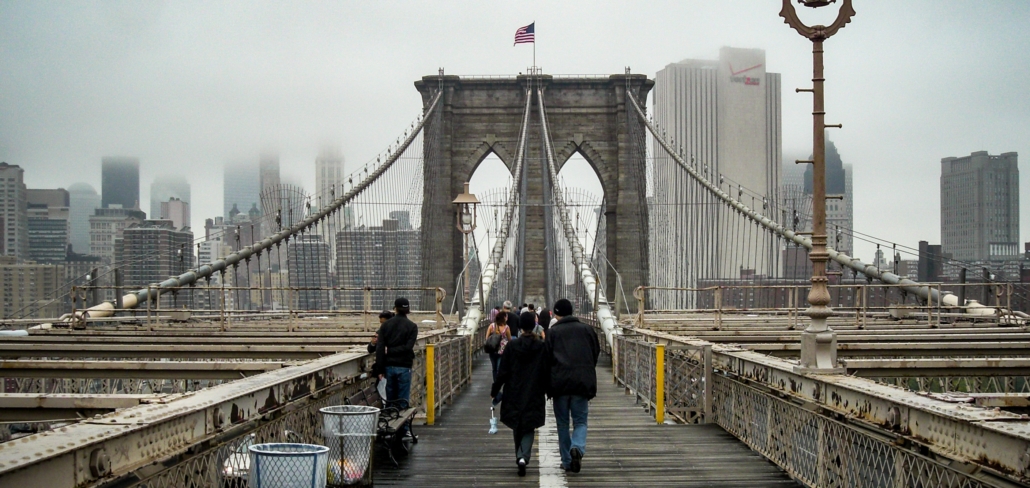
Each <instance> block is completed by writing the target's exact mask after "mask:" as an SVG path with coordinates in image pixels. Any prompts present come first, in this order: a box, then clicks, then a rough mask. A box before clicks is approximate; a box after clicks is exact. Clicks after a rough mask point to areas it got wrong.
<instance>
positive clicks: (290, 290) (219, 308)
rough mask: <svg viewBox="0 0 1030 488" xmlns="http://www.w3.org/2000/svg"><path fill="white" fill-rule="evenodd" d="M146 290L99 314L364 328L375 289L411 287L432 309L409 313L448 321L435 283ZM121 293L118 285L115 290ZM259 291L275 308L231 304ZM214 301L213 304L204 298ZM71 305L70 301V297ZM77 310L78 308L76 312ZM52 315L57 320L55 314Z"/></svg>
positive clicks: (85, 317) (78, 320)
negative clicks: (338, 320) (335, 304)
mask: <svg viewBox="0 0 1030 488" xmlns="http://www.w3.org/2000/svg"><path fill="white" fill-rule="evenodd" d="M73 288H74V289H73V292H72V295H73V296H77V294H78V293H79V292H89V291H91V290H98V291H103V290H112V289H115V288H113V287H105V286H82V287H73ZM143 288H144V289H146V290H147V296H149V297H153V298H152V300H146V301H145V303H144V304H141V305H138V306H137V307H135V308H116V307H111V308H107V309H105V313H111V314H115V315H117V314H122V315H126V314H131V315H133V316H138V317H145V318H146V323H147V324H148V325H151V324H153V323H154V322H156V321H158V320H159V319H161V318H170V319H172V320H181V321H185V320H188V319H190V318H192V317H193V316H194V315H196V316H199V317H205V318H211V317H214V318H217V320H219V321H220V322H221V323H222V326H223V328H228V327H230V326H231V323H232V321H233V320H234V319H238V318H241V317H244V316H248V315H253V314H262V316H263V318H268V315H269V314H281V315H282V316H284V317H287V318H289V319H290V320H291V321H292V320H296V319H299V318H301V317H303V316H311V315H322V316H341V315H354V314H355V313H357V314H360V315H361V317H362V323H363V324H364V326H365V330H373V329H374V328H375V327H377V326H378V325H377V324H376V317H377V316H378V315H379V313H380V312H381V311H382V309H381V308H374V307H373V304H372V302H373V300H372V295H373V293H375V292H391V291H394V292H415V293H416V294H421V295H426V296H427V297H428V296H432V297H433V298H431V299H430V300H421V299H419V300H412V302H413V303H415V304H418V303H425V302H426V301H431V302H432V303H434V308H433V309H431V310H414V309H413V310H412V311H411V313H413V314H417V315H424V314H433V315H434V316H435V318H436V321H437V325H439V326H441V327H446V326H450V325H451V324H450V323H449V321H448V320H447V317H446V316H445V315H444V313H443V303H444V300H445V299H446V298H447V292H446V291H445V290H444V289H443V288H440V287H381V286H379V287H376V286H365V287H348V286H337V287H304V286H222V285H214V286H183V287H175V286H165V287H160V288H161V289H162V290H164V291H163V292H162V293H170V294H171V295H172V297H167V296H164V297H163V295H162V294H158V293H157V288H159V286H158V285H148V286H145V287H143ZM117 291H118V292H121V288H118V289H117ZM305 292H310V293H319V294H322V293H326V294H333V295H337V294H340V293H343V292H361V293H362V297H363V307H362V309H360V310H348V309H341V308H336V309H329V308H305V307H300V306H299V305H300V302H301V301H303V300H302V298H301V297H300V295H301V294H303V293H305ZM244 293H245V294H248V295H251V294H255V293H258V294H261V295H262V296H264V295H265V294H266V293H269V294H272V295H273V296H275V295H278V296H280V297H283V298H284V299H283V300H282V303H279V302H276V303H279V307H278V308H264V307H259V308H258V309H253V308H237V307H236V306H235V296H236V295H239V294H244ZM211 294H215V295H217V296H215V297H214V299H211V297H209V296H206V295H211ZM198 296H199V297H201V298H205V299H207V300H206V301H208V302H209V303H207V305H208V306H207V307H196V306H188V304H189V303H190V302H198V301H202V300H198V299H197V297H198ZM178 297H181V298H182V301H183V302H184V303H183V304H182V305H181V306H180V305H179V302H178ZM210 302H214V303H210ZM329 302H330V300H325V303H329ZM72 303H73V306H74V304H76V302H75V301H73V302H72ZM383 307H384V308H391V307H390V306H389V304H385V305H383ZM88 310H89V309H88V308H83V309H82V310H79V309H78V308H73V309H72V312H73V313H72V316H73V318H74V319H75V320H74V321H73V322H72V323H71V324H72V326H73V327H84V326H85V325H86V324H87V323H88V322H89V321H90V319H91V317H90V314H89V312H88ZM79 312H81V313H79ZM54 320H57V319H56V318H55V319H54ZM21 322H23V323H24V324H37V323H39V322H40V319H33V320H31V321H21Z"/></svg>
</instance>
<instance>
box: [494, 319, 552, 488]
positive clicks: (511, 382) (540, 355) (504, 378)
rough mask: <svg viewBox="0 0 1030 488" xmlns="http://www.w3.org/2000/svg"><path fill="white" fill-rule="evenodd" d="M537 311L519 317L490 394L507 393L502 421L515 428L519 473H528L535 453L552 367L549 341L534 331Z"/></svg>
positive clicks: (502, 410) (502, 411)
mask: <svg viewBox="0 0 1030 488" xmlns="http://www.w3.org/2000/svg"><path fill="white" fill-rule="evenodd" d="M536 327H537V324H536V314H534V313H524V314H522V315H521V316H520V317H519V330H520V334H519V336H518V337H517V338H515V339H514V340H512V341H511V342H510V343H508V347H507V348H506V349H505V351H504V355H503V356H502V357H501V367H500V369H499V371H498V372H497V376H496V377H495V378H494V383H493V385H492V386H491V388H490V396H491V397H497V396H498V395H500V394H501V393H502V390H503V393H504V402H503V403H502V404H501V422H503V423H504V425H506V426H508V427H509V428H511V429H512V433H513V435H514V438H515V465H516V466H517V467H518V473H519V476H525V475H526V466H527V465H528V464H529V461H530V458H531V456H532V453H533V436H534V435H535V434H536V429H538V428H540V427H543V425H544V416H545V415H546V406H547V398H546V395H547V385H548V378H549V376H550V368H549V365H548V360H547V351H546V345H545V344H544V341H543V340H542V338H541V337H540V336H538V335H536V334H534V333H533V329H534V328H536Z"/></svg>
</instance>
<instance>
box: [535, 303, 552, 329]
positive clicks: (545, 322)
mask: <svg viewBox="0 0 1030 488" xmlns="http://www.w3.org/2000/svg"><path fill="white" fill-rule="evenodd" d="M538 323H539V324H540V325H542V326H543V327H544V332H547V330H548V329H550V328H551V310H550V309H548V308H547V307H544V308H543V309H541V310H540V320H539V321H538Z"/></svg>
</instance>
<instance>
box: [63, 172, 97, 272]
mask: <svg viewBox="0 0 1030 488" xmlns="http://www.w3.org/2000/svg"><path fill="white" fill-rule="evenodd" d="M68 197H69V199H70V202H69V203H70V205H69V208H68V218H69V220H70V221H71V223H70V227H71V230H70V232H71V233H70V234H69V237H68V242H69V243H71V245H72V249H73V250H74V251H75V252H78V253H81V254H89V252H90V251H89V217H90V216H91V215H93V211H94V210H96V209H98V208H100V195H99V194H97V191H96V190H95V189H94V188H93V187H92V186H91V185H89V184H88V183H75V184H73V185H72V186H69V187H68Z"/></svg>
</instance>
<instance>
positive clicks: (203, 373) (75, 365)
mask: <svg viewBox="0 0 1030 488" xmlns="http://www.w3.org/2000/svg"><path fill="white" fill-rule="evenodd" d="M285 365H286V364H285V363H282V362H268V361H53V360H21V361H18V360H15V361H12V360H7V361H0V377H4V378H76V379H77V378H119V379H125V378H136V379H187V380H235V379H239V378H242V377H246V376H253V375H255V374H260V373H264V372H265V371H271V370H274V369H279V368H282V367H283V366H285Z"/></svg>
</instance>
